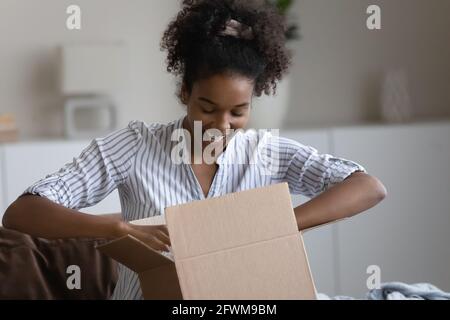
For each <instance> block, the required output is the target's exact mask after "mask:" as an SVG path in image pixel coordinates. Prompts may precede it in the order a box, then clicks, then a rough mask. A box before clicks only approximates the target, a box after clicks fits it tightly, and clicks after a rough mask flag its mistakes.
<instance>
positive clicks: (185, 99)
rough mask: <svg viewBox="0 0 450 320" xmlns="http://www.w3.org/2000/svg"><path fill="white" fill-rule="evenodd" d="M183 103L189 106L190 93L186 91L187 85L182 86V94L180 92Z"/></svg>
mask: <svg viewBox="0 0 450 320" xmlns="http://www.w3.org/2000/svg"><path fill="white" fill-rule="evenodd" d="M180 97H181V102H182V103H183V104H184V105H186V106H187V104H188V101H189V93H188V91H187V89H186V85H185V84H183V85H181V92H180Z"/></svg>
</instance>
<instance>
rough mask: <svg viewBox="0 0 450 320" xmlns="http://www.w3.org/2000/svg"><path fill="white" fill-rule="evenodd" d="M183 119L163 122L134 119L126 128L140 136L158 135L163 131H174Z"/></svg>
mask: <svg viewBox="0 0 450 320" xmlns="http://www.w3.org/2000/svg"><path fill="white" fill-rule="evenodd" d="M181 120H182V119H177V120H173V121H170V122H168V123H161V122H152V123H149V122H146V121H143V120H132V121H130V122H129V123H128V125H127V127H126V129H127V130H130V131H133V132H134V133H136V134H137V135H139V137H153V138H154V137H158V136H161V134H162V133H168V132H170V131H173V130H175V129H176V128H177V126H179V123H180V121H181Z"/></svg>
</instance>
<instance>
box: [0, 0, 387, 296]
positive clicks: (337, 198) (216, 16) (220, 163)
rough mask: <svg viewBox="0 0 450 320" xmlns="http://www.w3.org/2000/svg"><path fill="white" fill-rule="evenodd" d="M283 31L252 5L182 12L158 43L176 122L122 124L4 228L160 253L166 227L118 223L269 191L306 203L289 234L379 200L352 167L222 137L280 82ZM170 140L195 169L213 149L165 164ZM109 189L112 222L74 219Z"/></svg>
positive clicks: (290, 146) (128, 280) (130, 287)
mask: <svg viewBox="0 0 450 320" xmlns="http://www.w3.org/2000/svg"><path fill="white" fill-rule="evenodd" d="M284 30H285V26H284V24H283V19H282V17H281V16H280V15H279V14H278V13H277V12H276V10H274V8H271V7H269V6H266V5H262V4H261V2H255V1H247V0H242V1H237V0H236V1H232V0H203V1H184V2H183V8H182V10H181V11H180V13H179V14H178V16H177V17H176V19H174V21H173V22H171V23H170V25H169V26H168V28H167V30H166V32H165V34H164V36H163V39H162V48H163V49H165V50H167V52H168V56H167V63H168V67H167V70H168V71H169V72H172V73H174V74H175V75H177V76H179V77H180V87H179V89H178V95H179V98H180V100H181V102H182V103H183V104H184V105H185V106H186V115H185V116H184V117H182V118H181V119H178V120H175V121H173V122H171V123H169V124H165V125H163V124H146V123H144V122H139V121H133V122H131V123H130V124H129V125H128V126H127V127H126V128H124V129H122V130H119V131H117V132H114V133H112V134H111V135H109V136H107V137H105V138H101V139H95V140H93V141H92V143H91V144H90V145H89V146H88V147H87V148H86V149H85V150H84V151H83V152H82V154H81V155H80V156H79V157H77V158H75V159H74V161H73V162H72V163H70V164H67V165H66V166H65V167H64V168H62V169H61V170H60V171H58V172H56V173H54V174H51V175H49V176H47V177H46V178H45V179H42V180H40V181H39V182H37V183H36V184H34V185H33V186H31V187H30V188H28V189H27V190H26V191H25V192H24V194H23V195H22V196H21V197H19V199H18V200H16V201H15V202H14V203H13V204H12V205H11V206H10V207H9V208H8V210H7V212H6V213H5V216H4V219H3V224H4V226H5V227H7V228H13V229H16V230H19V231H22V232H26V233H29V234H31V235H33V236H39V237H45V238H71V237H108V238H115V237H121V236H124V235H126V234H131V235H134V236H135V237H137V238H139V239H141V240H143V241H145V242H146V243H148V244H149V245H151V246H152V247H154V248H155V249H158V250H163V249H165V248H166V247H167V246H168V245H170V239H169V235H168V232H167V229H166V228H163V227H155V226H147V227H143V226H134V225H131V224H130V223H129V221H131V220H136V219H141V218H145V217H150V216H155V215H162V214H164V208H166V207H169V206H172V205H177V204H181V203H186V202H190V201H194V200H201V199H205V198H210V197H217V196H221V195H224V194H226V193H230V192H236V191H241V190H245V189H250V188H257V187H262V186H266V185H271V184H275V183H280V182H287V183H288V184H289V189H290V192H291V193H292V194H303V195H305V196H308V197H310V198H312V200H310V201H309V202H306V203H305V204H303V205H301V206H299V207H297V208H295V215H296V217H297V221H298V227H299V230H304V229H308V228H311V227H313V226H317V225H321V224H324V223H327V222H330V221H334V220H338V219H342V218H347V217H350V216H353V215H355V214H357V213H360V212H362V211H365V210H367V209H369V208H371V207H373V206H374V205H376V204H377V203H378V202H380V201H381V200H382V199H383V198H384V197H385V195H386V190H385V188H384V186H383V184H382V183H381V182H380V181H379V180H378V179H376V178H375V177H372V176H370V175H368V174H367V173H366V171H365V169H364V168H363V167H362V166H361V165H359V164H357V163H355V162H352V161H349V160H345V159H339V158H336V157H333V156H331V155H328V154H319V153H318V152H317V150H316V149H314V148H312V147H309V146H305V145H302V144H300V143H298V142H295V141H292V140H289V139H285V138H280V137H274V136H270V137H271V138H270V139H267V135H264V136H263V138H261V137H260V136H259V135H257V134H255V133H254V132H250V131H247V132H242V131H240V132H237V133H235V134H232V135H231V134H229V132H230V130H229V129H232V130H237V129H243V128H245V127H246V125H247V122H248V120H249V118H250V114H251V105H252V98H253V97H254V96H260V95H261V94H270V93H272V92H273V91H274V90H275V89H276V84H277V82H278V81H279V80H280V79H281V78H282V77H283V75H284V74H285V73H286V72H287V71H288V68H289V65H290V59H289V56H288V53H287V51H286V47H285V37H284ZM196 121H200V122H201V125H202V127H201V131H199V133H200V134H201V135H202V134H203V133H205V132H208V131H210V130H209V129H215V130H216V132H219V133H220V134H222V135H223V137H225V138H224V139H217V140H215V141H214V142H208V141H206V142H203V143H200V147H199V148H195V146H194V145H195V143H194V140H195V139H197V138H198V135H199V133H198V132H197V131H196V129H195V125H196V124H199V122H196ZM180 129H181V130H182V129H184V130H185V131H184V132H185V133H186V134H188V135H191V136H192V137H193V139H190V140H189V139H185V140H184V141H185V142H187V141H191V142H188V143H187V144H186V146H187V147H186V148H185V149H184V150H185V151H186V152H187V153H189V154H188V157H187V158H188V159H190V160H195V159H196V157H194V155H196V153H195V152H194V150H197V151H198V150H200V151H205V150H206V149H207V148H208V147H210V146H211V145H210V143H214V147H218V146H219V147H218V149H217V150H218V151H217V152H213V153H212V154H213V156H214V161H212V162H210V161H208V162H207V161H199V163H198V162H197V161H192V162H193V163H190V162H191V161H187V162H186V161H185V162H182V163H179V162H178V161H175V159H174V154H177V152H173V151H174V150H177V149H176V148H177V147H178V146H179V143H180V141H178V140H175V141H174V139H173V136H174V133H176V132H177V130H180ZM196 135H197V137H196ZM202 138H203V137H202ZM224 142H225V143H224ZM250 145H253V146H255V145H256V146H257V148H256V150H258V152H260V153H262V154H264V155H265V156H266V157H268V158H271V157H272V158H276V159H277V160H278V162H277V165H276V166H274V167H272V169H271V170H269V171H268V170H266V168H265V166H264V163H262V164H261V162H260V163H259V164H258V162H257V163H256V164H255V163H249V162H248V161H247V162H245V161H244V162H243V163H238V162H236V161H235V160H236V159H237V158H236V156H243V157H241V158H245V157H247V156H248V154H245V153H246V152H248V151H249V150H250V149H249V148H246V147H243V146H250ZM252 150H255V149H252ZM182 151H183V150H181V153H183V152H182ZM201 154H202V153H201ZM274 155H276V156H274ZM197 160H198V159H197ZM273 168H275V170H274V169H273ZM115 189H118V191H119V195H120V200H121V206H122V214H121V219H117V218H115V217H109V216H108V217H105V216H94V215H88V214H84V213H81V212H79V211H78V210H79V209H82V208H85V207H89V206H92V205H94V204H96V203H98V202H100V201H101V200H102V199H104V198H105V197H106V196H107V195H108V194H109V193H111V192H112V191H113V190H115ZM141 297H142V294H141V291H140V288H139V281H138V278H137V275H136V274H135V273H133V272H132V271H130V270H129V269H127V268H125V267H123V266H120V270H119V280H118V283H117V286H116V289H115V292H114V295H113V298H118V299H140V298H141Z"/></svg>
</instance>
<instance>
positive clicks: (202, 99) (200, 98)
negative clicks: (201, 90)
mask: <svg viewBox="0 0 450 320" xmlns="http://www.w3.org/2000/svg"><path fill="white" fill-rule="evenodd" d="M198 100H201V101H204V102H206V103H209V104H212V105H215V106H218V104H217V103H215V102H213V101H211V100H209V99H207V98H204V97H199V98H198ZM248 105H249V103H248V102H244V103H241V104H238V105H235V106H233V108H242V107H246V106H248Z"/></svg>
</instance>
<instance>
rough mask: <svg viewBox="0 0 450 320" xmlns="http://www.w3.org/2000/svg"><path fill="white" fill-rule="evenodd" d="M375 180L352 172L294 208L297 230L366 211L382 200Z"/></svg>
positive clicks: (382, 190)
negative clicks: (341, 180) (339, 181)
mask: <svg viewBox="0 0 450 320" xmlns="http://www.w3.org/2000/svg"><path fill="white" fill-rule="evenodd" d="M386 194H387V191H386V188H385V187H384V185H383V184H382V183H381V182H380V181H379V180H378V179H377V178H375V177H373V176H370V175H368V174H366V173H363V172H356V173H353V174H352V175H351V176H349V177H348V178H347V179H345V180H344V181H343V182H341V183H339V184H337V185H335V186H333V187H331V188H330V189H328V190H327V191H324V192H323V193H321V194H320V195H318V196H317V197H315V198H313V199H312V200H310V201H308V202H306V203H304V204H302V205H300V206H298V207H297V208H295V209H294V212H295V216H296V218H297V224H298V227H299V230H300V231H304V230H306V229H310V228H313V227H316V226H320V225H323V224H326V223H329V222H332V221H336V220H341V219H345V218H349V217H351V216H354V215H356V214H358V213H360V212H363V211H366V210H368V209H370V208H372V207H374V206H375V205H376V204H378V203H379V202H380V201H382V200H383V199H384V198H385V197H386Z"/></svg>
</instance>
